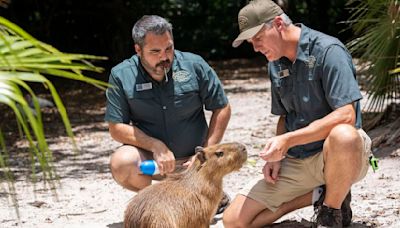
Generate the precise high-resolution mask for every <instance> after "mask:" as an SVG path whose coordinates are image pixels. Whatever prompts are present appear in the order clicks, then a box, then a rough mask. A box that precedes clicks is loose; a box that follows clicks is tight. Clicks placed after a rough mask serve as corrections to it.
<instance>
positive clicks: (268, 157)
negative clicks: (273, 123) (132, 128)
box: [259, 134, 289, 162]
mask: <svg viewBox="0 0 400 228" xmlns="http://www.w3.org/2000/svg"><path fill="white" fill-rule="evenodd" d="M288 147H289V142H288V138H287V137H286V135H285V134H283V135H278V136H275V137H272V138H270V139H268V140H267V143H266V144H265V147H264V149H263V151H261V152H260V154H259V155H260V157H261V158H262V159H264V160H265V161H267V162H276V161H280V160H282V159H284V158H285V155H286V152H287V150H288Z"/></svg>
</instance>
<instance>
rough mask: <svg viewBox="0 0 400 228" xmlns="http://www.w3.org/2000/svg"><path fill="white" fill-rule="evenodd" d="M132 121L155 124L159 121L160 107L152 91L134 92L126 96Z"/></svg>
mask: <svg viewBox="0 0 400 228" xmlns="http://www.w3.org/2000/svg"><path fill="white" fill-rule="evenodd" d="M128 102H129V107H130V111H131V116H132V121H133V122H134V123H137V122H142V121H145V122H152V123H155V122H157V120H158V119H160V117H159V115H160V105H159V104H158V102H157V101H156V96H155V94H154V91H153V90H144V91H135V92H134V93H133V94H130V95H129V96H128Z"/></svg>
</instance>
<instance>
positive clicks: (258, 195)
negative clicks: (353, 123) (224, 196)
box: [239, 129, 371, 211]
mask: <svg viewBox="0 0 400 228" xmlns="http://www.w3.org/2000/svg"><path fill="white" fill-rule="evenodd" d="M358 133H359V134H360V136H361V138H362V139H363V144H364V150H363V157H362V168H361V172H360V175H359V176H358V178H357V181H359V180H361V179H362V178H364V177H365V175H366V174H367V172H368V167H369V157H370V155H371V139H370V138H369V136H368V135H367V134H366V133H365V132H364V130H362V129H359V130H358ZM324 184H325V180H324V157H323V153H317V154H315V155H313V156H310V157H308V158H305V159H296V158H289V157H286V158H285V159H284V160H282V165H281V169H280V173H279V180H278V181H277V182H276V183H275V184H270V183H267V182H266V181H265V180H264V178H262V179H261V180H260V179H255V180H253V181H251V182H250V183H249V184H248V185H247V186H246V187H245V188H244V189H243V190H241V191H240V192H239V194H242V195H244V196H247V197H249V198H251V199H254V200H256V201H258V202H260V203H262V204H264V205H265V206H266V207H267V208H268V209H270V210H271V211H276V210H277V209H278V207H279V206H280V205H281V204H282V203H285V202H288V201H290V200H292V199H294V198H296V197H298V196H301V195H304V194H306V193H308V192H310V191H312V190H313V189H314V188H315V187H317V186H320V185H324Z"/></svg>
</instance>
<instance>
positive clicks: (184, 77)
mask: <svg viewBox="0 0 400 228" xmlns="http://www.w3.org/2000/svg"><path fill="white" fill-rule="evenodd" d="M189 74H190V73H189V72H187V71H184V70H180V71H175V72H174V73H173V74H172V79H174V81H176V82H187V81H189V79H190V77H189Z"/></svg>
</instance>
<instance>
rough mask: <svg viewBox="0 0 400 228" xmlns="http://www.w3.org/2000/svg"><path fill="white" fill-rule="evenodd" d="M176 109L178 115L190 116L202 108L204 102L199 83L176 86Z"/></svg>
mask: <svg viewBox="0 0 400 228" xmlns="http://www.w3.org/2000/svg"><path fill="white" fill-rule="evenodd" d="M173 106H174V109H175V112H176V114H177V115H178V116H181V117H189V116H192V115H193V114H195V113H196V112H198V111H199V110H202V108H203V107H202V102H201V98H200V93H199V87H198V85H197V83H185V84H183V85H177V86H175V92H174V104H173Z"/></svg>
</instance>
